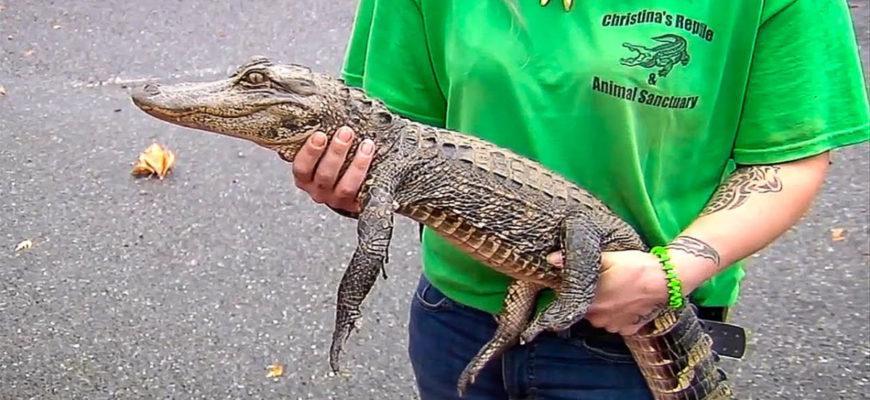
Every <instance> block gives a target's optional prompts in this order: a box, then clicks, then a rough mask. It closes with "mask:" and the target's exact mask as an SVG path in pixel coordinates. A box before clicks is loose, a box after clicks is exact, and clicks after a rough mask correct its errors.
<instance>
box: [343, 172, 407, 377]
mask: <svg viewBox="0 0 870 400" xmlns="http://www.w3.org/2000/svg"><path fill="white" fill-rule="evenodd" d="M393 211H394V206H393V197H392V195H391V194H390V192H389V191H388V190H387V189H385V188H383V187H373V188H371V189H369V191H368V200H367V201H366V206H365V208H364V209H363V211H362V213H360V216H359V221H358V225H357V236H358V240H359V241H358V244H357V247H356V250H355V251H354V253H353V257H352V258H351V260H350V264H349V265H348V267H347V270H345V272H344V275H343V276H342V278H341V283H340V284H339V287H338V298H337V300H336V311H335V329H334V330H333V333H332V345H331V346H330V349H329V365H330V367H332V370H333V371H335V372H338V369H339V368H338V365H339V355H340V354H341V351H342V348H343V347H344V344H345V343H346V342H347V339H348V338H349V337H350V334H351V331H352V330H353V328H354V326H355V325H356V321H357V320H358V319H359V318H360V316H361V313H360V304H362V302H363V300H365V298H366V296H368V294H369V291H371V289H372V287H373V286H374V284H375V282H376V281H377V280H378V274H379V273H380V272H381V271H383V269H384V263H385V261H386V258H387V253H388V251H389V246H390V238H391V237H392V233H393Z"/></svg>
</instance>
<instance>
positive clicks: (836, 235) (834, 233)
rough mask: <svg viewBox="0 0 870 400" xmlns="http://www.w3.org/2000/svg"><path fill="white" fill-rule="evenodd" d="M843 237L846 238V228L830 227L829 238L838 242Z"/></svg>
mask: <svg viewBox="0 0 870 400" xmlns="http://www.w3.org/2000/svg"><path fill="white" fill-rule="evenodd" d="M843 239H846V230H845V229H843V228H833V229H831V240H833V241H835V242H839V241H841V240H843Z"/></svg>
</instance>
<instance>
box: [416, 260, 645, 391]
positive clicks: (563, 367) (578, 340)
mask: <svg viewBox="0 0 870 400" xmlns="http://www.w3.org/2000/svg"><path fill="white" fill-rule="evenodd" d="M410 313H411V315H410V322H409V327H408V329H409V335H410V338H409V346H408V351H409V355H410V358H411V365H412V367H413V369H414V374H415V376H416V380H417V389H418V391H419V394H420V398H421V400H450V399H459V397H458V395H457V392H456V382H457V380H458V379H459V374H460V373H462V370H463V369H464V368H465V366H466V364H468V362H469V361H470V360H471V358H472V357H474V355H475V354H477V351H478V350H480V348H481V347H482V346H483V345H484V344H485V343H486V342H487V341H488V340H489V339H490V338H491V337H492V334H493V332H494V331H495V328H496V323H495V320H494V318H493V316H492V315H491V314H488V313H485V312H482V311H479V310H477V309H473V308H470V307H467V306H464V305H461V304H459V303H456V302H454V301H453V300H451V299H449V298H447V297H446V296H445V295H444V294H443V293H441V292H440V291H439V290H438V289H436V288H435V287H434V286H431V284H430V283H429V281H428V280H426V278H425V277H422V278H421V279H420V283H419V285H418V287H417V290H416V291H415V293H414V299H413V302H412V305H411V312H410ZM462 399H464V400H496V399H499V400H508V399H511V400H521V399H522V400H532V399H535V400H557V399H558V400H568V399H571V400H604V399H613V400H648V399H649V400H651V399H652V395H651V394H650V392H649V389H647V387H646V383H645V382H644V380H643V377H642V375H641V373H640V370H639V369H638V367H637V365H636V364H635V363H634V361H633V360H632V357H631V353H629V352H628V349H627V348H626V347H625V344H624V343H623V342H622V341H621V340H620V339H619V338H618V337H617V336H615V335H611V334H608V333H607V332H605V331H599V330H596V329H592V328H589V329H585V330H583V331H578V332H577V333H575V334H572V335H556V334H553V333H549V332H545V333H542V334H541V335H540V336H539V337H538V338H536V339H535V340H534V341H533V342H532V343H528V344H526V345H524V346H520V345H516V346H515V347H513V348H512V349H511V350H509V351H507V352H506V353H505V354H503V355H502V357H501V358H499V359H496V360H493V361H492V362H491V363H490V364H488V365H487V367H486V368H484V370H483V371H482V372H481V373H480V375H479V376H478V378H477V380H476V381H475V383H473V384H472V385H471V386H470V388H469V389H468V391H467V392H466V394H465V397H463V398H462Z"/></svg>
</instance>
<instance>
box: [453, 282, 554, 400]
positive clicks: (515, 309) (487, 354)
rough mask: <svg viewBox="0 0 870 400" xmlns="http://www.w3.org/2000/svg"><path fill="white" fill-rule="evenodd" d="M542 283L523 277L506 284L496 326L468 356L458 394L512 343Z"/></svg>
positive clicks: (463, 392)
mask: <svg viewBox="0 0 870 400" xmlns="http://www.w3.org/2000/svg"><path fill="white" fill-rule="evenodd" d="M541 289H543V286H540V285H537V284H535V283H532V282H527V281H514V282H513V283H512V284H511V285H510V286H508V291H507V296H505V299H504V306H503V308H502V311H501V313H499V314H498V315H497V316H496V320H497V321H498V329H496V331H495V334H494V335H493V337H492V339H490V340H489V342H487V343H486V345H484V346H483V348H481V349H480V351H478V352H477V355H475V356H474V358H472V359H471V362H469V363H468V366H466V367H465V370H464V371H462V375H460V376H459V381H458V383H457V385H456V390H457V392H458V393H459V397H462V396H464V395H465V391H466V390H467V389H468V385H470V384H473V383H474V379H475V378H477V374H479V373H480V371H481V370H482V369H483V367H485V366H486V364H488V363H489V362H490V361H492V360H493V359H494V358H496V357H498V356H500V355H501V354H502V353H504V351H505V350H507V349H508V348H510V347H511V346H513V345H514V344H515V343H516V342H517V339H518V338H519V337H520V333H522V331H523V328H524V327H525V326H526V325H527V324H528V322H529V317H530V316H531V315H532V312H533V311H534V308H535V300H537V298H538V292H540V291H541Z"/></svg>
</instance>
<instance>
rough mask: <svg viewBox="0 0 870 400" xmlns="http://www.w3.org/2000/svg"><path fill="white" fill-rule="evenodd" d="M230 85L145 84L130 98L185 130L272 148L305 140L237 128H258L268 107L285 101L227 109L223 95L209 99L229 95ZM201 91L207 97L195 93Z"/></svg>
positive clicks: (151, 113)
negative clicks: (188, 129) (218, 135)
mask: <svg viewBox="0 0 870 400" xmlns="http://www.w3.org/2000/svg"><path fill="white" fill-rule="evenodd" d="M228 86H229V82H227V81H219V82H210V83H202V84H182V85H176V86H159V85H157V84H146V85H144V86H140V87H136V88H134V89H133V90H132V91H131V94H130V95H131V99H132V101H133V104H135V105H136V107H138V108H139V109H141V110H142V111H144V112H145V113H147V114H148V115H151V116H152V117H155V118H157V119H159V120H162V121H166V122H169V123H172V124H175V125H179V126H183V127H186V128H191V129H197V130H202V131H208V132H214V133H219V134H222V135H226V136H231V137H235V138H239V139H244V140H247V141H251V142H253V143H256V144H258V145H260V146H263V147H266V148H269V149H275V148H276V147H281V146H294V145H296V144H297V143H301V142H302V141H304V140H305V138H301V137H282V138H280V139H279V138H269V137H265V136H263V135H262V134H261V132H262V130H247V129H238V127H239V126H243V125H245V124H246V123H250V124H251V125H256V122H257V121H265V120H267V119H268V116H267V115H266V114H267V110H268V108H269V107H272V106H275V105H280V104H282V103H284V102H285V101H283V100H278V99H273V100H271V101H265V102H260V103H242V102H240V103H239V104H244V106H243V107H238V106H236V107H232V106H229V107H226V106H225V105H224V104H220V100H221V99H223V98H224V97H223V96H222V95H218V96H214V97H210V96H209V94H222V93H226V89H227V87H228ZM201 92H205V93H206V95H195V94H194V93H201Z"/></svg>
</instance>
